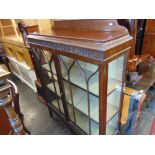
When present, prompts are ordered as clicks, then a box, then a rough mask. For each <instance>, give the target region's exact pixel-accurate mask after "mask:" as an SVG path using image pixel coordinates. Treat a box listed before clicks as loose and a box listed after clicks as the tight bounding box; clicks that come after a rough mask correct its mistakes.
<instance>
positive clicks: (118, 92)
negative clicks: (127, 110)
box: [106, 55, 126, 135]
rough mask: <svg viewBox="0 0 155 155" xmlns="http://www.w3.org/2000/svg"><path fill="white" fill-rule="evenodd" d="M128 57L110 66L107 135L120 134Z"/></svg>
mask: <svg viewBox="0 0 155 155" xmlns="http://www.w3.org/2000/svg"><path fill="white" fill-rule="evenodd" d="M125 58H126V56H125V55H123V56H120V57H118V58H116V59H115V60H113V61H111V62H109V64H108V85H107V115H106V134H108V135H112V134H116V133H117V132H118V128H119V112H120V107H121V102H122V96H123V95H122V93H123V90H122V88H123V84H124V83H123V82H124V77H123V76H124V72H125V68H126V66H124V64H125V61H126V59H125Z"/></svg>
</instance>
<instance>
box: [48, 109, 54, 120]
mask: <svg viewBox="0 0 155 155" xmlns="http://www.w3.org/2000/svg"><path fill="white" fill-rule="evenodd" d="M48 111H49V114H50V117H52V118H53V113H52V111H51V110H50V109H49V108H48Z"/></svg>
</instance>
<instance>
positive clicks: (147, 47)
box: [142, 19, 155, 58]
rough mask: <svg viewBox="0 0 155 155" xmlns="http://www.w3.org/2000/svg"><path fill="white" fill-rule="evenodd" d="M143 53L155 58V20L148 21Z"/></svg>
mask: <svg viewBox="0 0 155 155" xmlns="http://www.w3.org/2000/svg"><path fill="white" fill-rule="evenodd" d="M142 53H143V54H150V55H151V56H153V57H154V58H155V19H147V20H146V27H145V33H144V41H143V46H142Z"/></svg>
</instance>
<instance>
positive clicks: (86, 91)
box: [58, 55, 99, 134]
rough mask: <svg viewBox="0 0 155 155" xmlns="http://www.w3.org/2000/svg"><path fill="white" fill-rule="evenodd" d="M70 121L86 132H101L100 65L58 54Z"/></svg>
mask: <svg viewBox="0 0 155 155" xmlns="http://www.w3.org/2000/svg"><path fill="white" fill-rule="evenodd" d="M58 58H59V61H60V65H61V72H62V79H63V85H64V91H65V96H66V104H67V108H68V112H69V121H71V122H72V123H73V124H74V125H75V126H76V127H78V128H79V129H80V130H81V131H82V132H84V133H85V134H99V84H98V82H99V71H98V66H97V65H94V64H90V63H87V62H84V61H80V60H75V59H72V58H69V57H66V56H62V55H59V56H58Z"/></svg>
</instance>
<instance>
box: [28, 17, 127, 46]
mask: <svg viewBox="0 0 155 155" xmlns="http://www.w3.org/2000/svg"><path fill="white" fill-rule="evenodd" d="M124 36H129V33H128V31H127V29H126V28H125V27H123V26H120V25H119V24H118V23H117V20H94V19H93V20H61V21H55V22H54V26H53V28H51V30H47V31H44V32H41V33H31V34H30V35H29V36H28V39H36V40H40V41H41V40H44V41H45V40H47V41H51V42H52V41H54V42H57V41H58V42H59V43H60V42H62V43H64V42H65V43H66V42H68V43H70V44H71V43H76V44H80V45H83V46H84V45H90V47H91V46H92V45H93V47H94V46H96V47H100V46H102V44H105V43H108V42H110V41H113V40H116V39H118V38H121V37H124Z"/></svg>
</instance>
